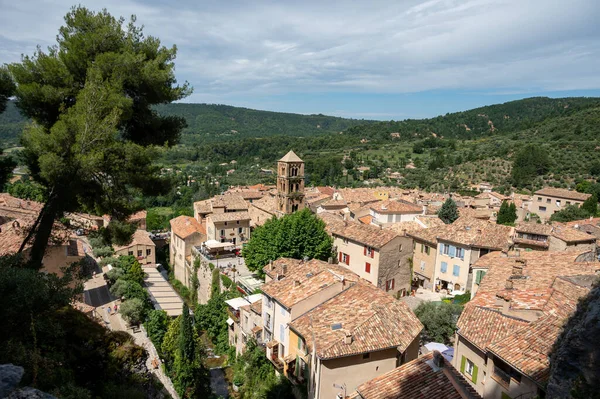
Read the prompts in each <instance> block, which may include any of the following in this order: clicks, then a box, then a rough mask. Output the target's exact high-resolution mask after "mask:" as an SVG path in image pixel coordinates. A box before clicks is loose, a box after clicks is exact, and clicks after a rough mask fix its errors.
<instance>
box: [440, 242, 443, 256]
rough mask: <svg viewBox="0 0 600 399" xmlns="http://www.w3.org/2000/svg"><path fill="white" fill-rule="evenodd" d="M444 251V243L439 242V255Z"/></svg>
mask: <svg viewBox="0 0 600 399" xmlns="http://www.w3.org/2000/svg"><path fill="white" fill-rule="evenodd" d="M443 253H444V244H440V255H442V254H443Z"/></svg>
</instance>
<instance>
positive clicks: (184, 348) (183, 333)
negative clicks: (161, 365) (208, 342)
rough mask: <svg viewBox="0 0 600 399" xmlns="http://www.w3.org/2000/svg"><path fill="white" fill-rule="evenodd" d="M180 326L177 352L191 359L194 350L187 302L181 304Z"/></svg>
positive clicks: (192, 330) (192, 331)
mask: <svg viewBox="0 0 600 399" xmlns="http://www.w3.org/2000/svg"><path fill="white" fill-rule="evenodd" d="M180 323H181V326H180V327H179V353H180V355H181V357H182V358H184V359H193V357H194V351H195V342H194V329H193V326H192V317H191V316H190V309H189V308H188V306H187V304H186V303H184V304H183V311H182V313H181V320H180Z"/></svg>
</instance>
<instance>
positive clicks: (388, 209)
mask: <svg viewBox="0 0 600 399" xmlns="http://www.w3.org/2000/svg"><path fill="white" fill-rule="evenodd" d="M371 209H372V210H374V211H375V212H377V213H383V214H420V213H423V207H422V206H419V205H415V204H411V203H408V202H405V201H393V200H388V201H380V202H376V203H373V204H371Z"/></svg>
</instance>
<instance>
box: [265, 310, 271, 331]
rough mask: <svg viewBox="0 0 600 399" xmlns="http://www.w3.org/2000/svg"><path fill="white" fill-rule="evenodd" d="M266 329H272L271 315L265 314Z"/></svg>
mask: <svg viewBox="0 0 600 399" xmlns="http://www.w3.org/2000/svg"><path fill="white" fill-rule="evenodd" d="M265 327H266V328H268V329H269V330H270V329H271V315H270V314H268V313H265Z"/></svg>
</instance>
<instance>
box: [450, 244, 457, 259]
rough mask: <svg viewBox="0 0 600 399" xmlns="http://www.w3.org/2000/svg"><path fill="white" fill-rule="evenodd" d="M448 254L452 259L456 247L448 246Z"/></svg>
mask: <svg viewBox="0 0 600 399" xmlns="http://www.w3.org/2000/svg"><path fill="white" fill-rule="evenodd" d="M448 252H449V255H450V256H451V257H453V258H454V257H455V256H456V247H455V246H454V245H450V250H449V251H448Z"/></svg>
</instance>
